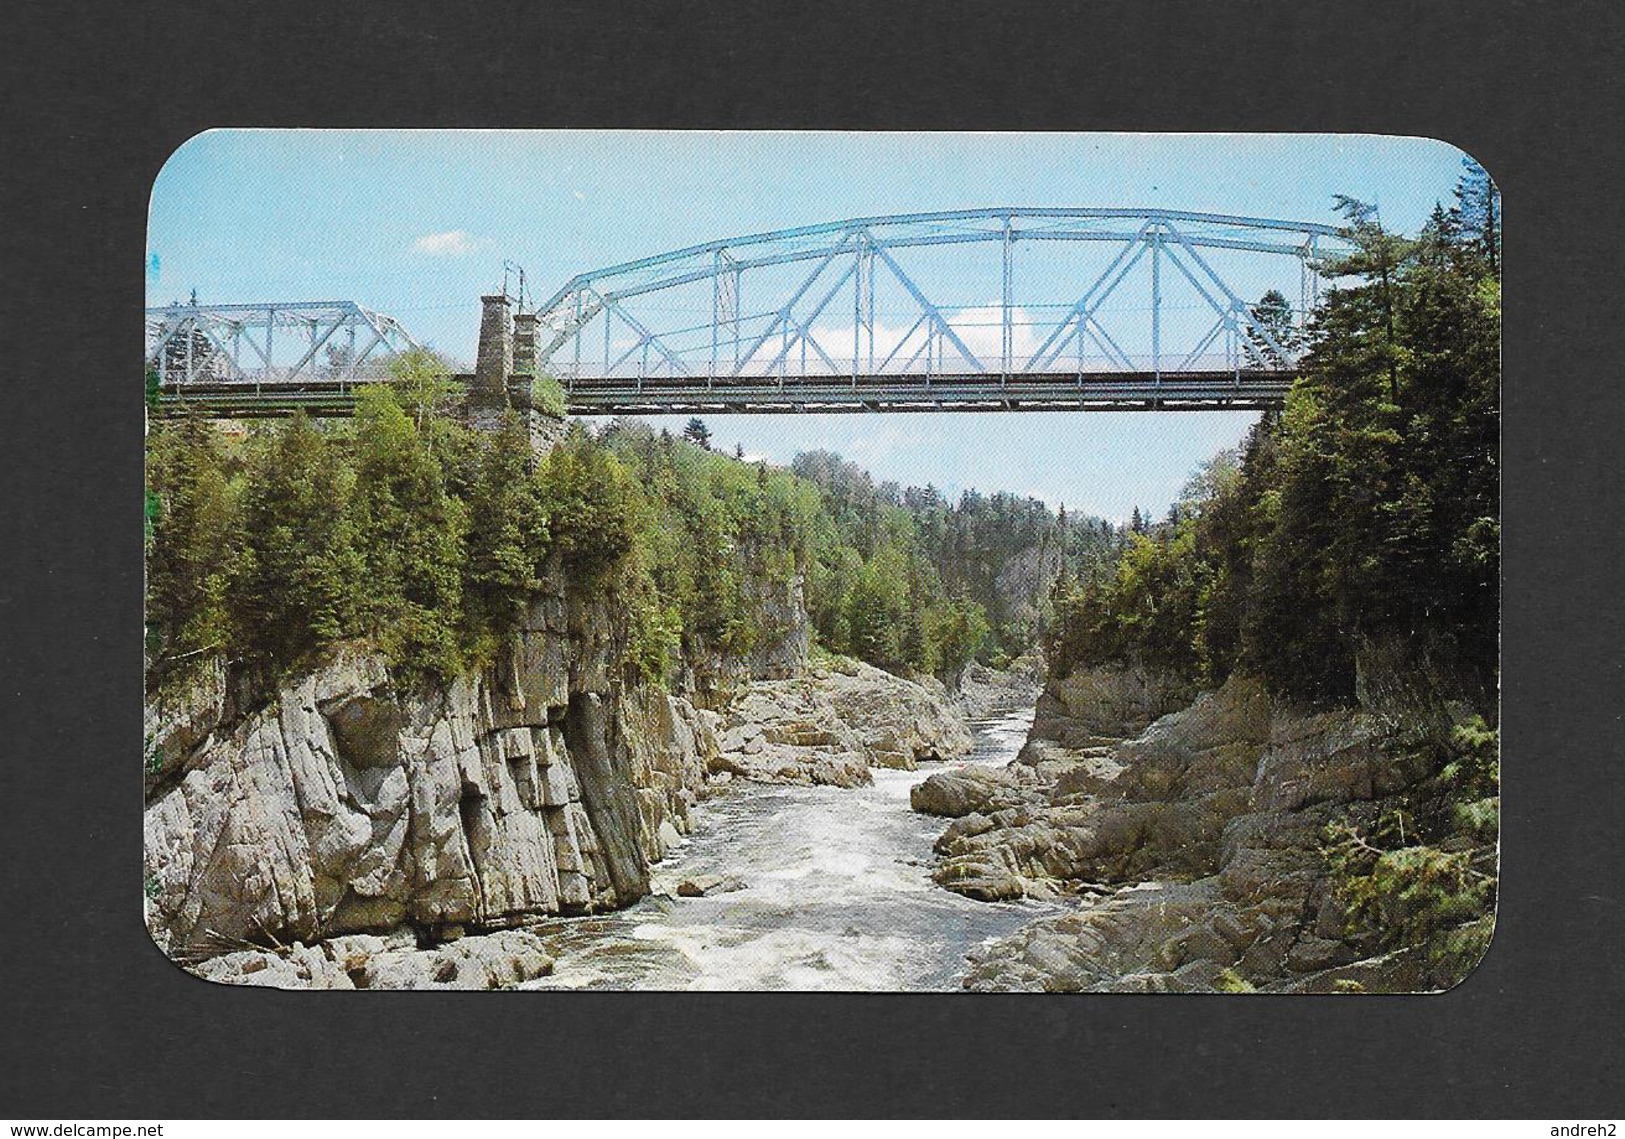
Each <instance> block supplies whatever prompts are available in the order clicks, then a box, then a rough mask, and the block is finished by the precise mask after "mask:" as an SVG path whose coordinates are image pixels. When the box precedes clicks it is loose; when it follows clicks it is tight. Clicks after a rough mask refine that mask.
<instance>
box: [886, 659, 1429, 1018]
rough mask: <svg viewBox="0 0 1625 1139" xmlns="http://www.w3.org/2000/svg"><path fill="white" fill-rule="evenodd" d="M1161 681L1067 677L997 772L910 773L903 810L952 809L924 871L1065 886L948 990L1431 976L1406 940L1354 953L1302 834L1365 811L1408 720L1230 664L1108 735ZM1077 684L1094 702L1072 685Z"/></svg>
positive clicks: (1408, 741) (1173, 987)
mask: <svg viewBox="0 0 1625 1139" xmlns="http://www.w3.org/2000/svg"><path fill="white" fill-rule="evenodd" d="M1171 691H1172V688H1171V686H1167V685H1160V686H1159V685H1155V684H1150V685H1147V684H1144V683H1142V682H1141V681H1140V679H1139V678H1125V677H1124V676H1123V675H1122V674H1120V673H1108V674H1105V675H1099V674H1097V675H1093V676H1086V677H1083V678H1081V680H1079V681H1074V682H1072V683H1069V684H1067V685H1065V686H1064V687H1063V688H1062V693H1063V695H1061V696H1059V697H1052V698H1051V699H1049V700H1048V701H1046V706H1047V708H1048V709H1049V710H1050V716H1049V717H1046V716H1045V714H1044V712H1043V710H1041V712H1040V719H1039V722H1038V724H1036V725H1035V731H1034V739H1033V743H1032V744H1030V745H1029V747H1028V748H1027V749H1026V750H1025V751H1024V752H1023V754H1022V757H1021V759H1019V760H1018V761H1017V762H1016V763H1015V764H1012V765H1011V768H1010V769H1008V770H1005V771H998V772H979V773H977V775H978V778H977V779H975V780H967V779H965V778H961V777H960V774H950V773H944V774H942V775H939V776H933V777H932V779H930V780H928V781H927V782H926V784H924V785H922V786H921V787H919V788H916V789H915V796H914V806H915V808H916V809H917V810H924V811H929V812H931V813H937V814H943V815H950V816H954V817H955V821H954V822H953V823H952V825H951V826H950V827H949V828H948V830H947V831H946V832H945V833H944V834H943V836H942V837H941V838H940V839H939V840H938V842H937V844H936V850H937V852H938V854H939V855H941V856H942V858H941V861H940V862H939V864H938V866H937V868H936V871H935V873H934V876H935V878H936V880H937V881H938V882H939V883H941V884H943V885H945V886H947V887H948V888H949V889H952V890H956V891H958V892H960V893H963V894H966V895H967V896H970V897H974V898H979V899H984V900H998V899H1011V898H1017V897H1022V896H1029V897H1038V898H1054V897H1058V896H1062V895H1069V896H1075V897H1077V898H1079V899H1081V900H1082V902H1083V904H1082V905H1081V907H1080V908H1079V909H1078V910H1077V911H1076V912H1072V913H1068V914H1066V915H1063V916H1058V917H1051V918H1046V919H1043V920H1040V921H1038V922H1035V923H1033V924H1032V925H1030V926H1028V927H1027V928H1025V929H1023V930H1022V931H1020V932H1019V933H1017V934H1016V935H1014V936H1012V937H1009V938H1006V939H1003V940H1001V941H999V942H997V943H994V944H991V945H989V946H987V947H986V948H985V949H983V950H981V951H979V952H978V953H977V954H975V955H974V956H973V957H972V960H971V967H970V970H969V973H968V975H967V977H966V978H965V982H964V983H965V985H966V987H967V988H971V989H977V990H1006V989H1018V990H1041V991H1192V990H1203V991H1211V990H1214V989H1225V988H1258V989H1278V990H1285V991H1333V990H1334V989H1335V988H1336V987H1337V985H1338V983H1339V982H1345V983H1347V982H1352V981H1358V982H1359V984H1360V985H1361V986H1362V987H1364V988H1366V989H1367V990H1369V991H1417V990H1419V989H1427V988H1436V987H1447V986H1448V985H1449V984H1450V983H1451V980H1452V979H1449V978H1442V977H1438V976H1434V975H1433V973H1432V972H1430V969H1429V967H1428V963H1427V962H1426V961H1425V960H1422V959H1421V958H1420V956H1419V955H1417V954H1407V953H1401V954H1397V955H1393V956H1392V957H1390V958H1382V959H1366V960H1360V958H1361V956H1362V954H1361V951H1360V948H1359V946H1358V945H1356V944H1353V943H1351V942H1349V941H1345V940H1344V937H1343V930H1344V924H1345V923H1344V914H1343V912H1342V910H1341V907H1340V905H1339V903H1338V901H1337V899H1336V897H1335V895H1334V891H1333V890H1332V888H1331V885H1330V882H1329V879H1328V872H1327V869H1326V866H1325V862H1324V859H1323V857H1322V853H1321V849H1320V839H1321V835H1322V831H1323V828H1324V827H1325V825H1326V824H1327V823H1328V822H1329V821H1330V820H1331V819H1332V818H1333V817H1334V814H1336V813H1343V814H1351V815H1353V816H1355V817H1361V818H1375V817H1376V816H1377V815H1378V814H1379V813H1380V812H1381V811H1382V810H1383V809H1384V808H1385V807H1386V806H1388V805H1390V804H1392V803H1394V802H1397V799H1396V798H1395V797H1396V796H1398V795H1399V794H1400V793H1402V792H1404V791H1406V790H1407V789H1409V788H1413V787H1415V786H1416V785H1417V784H1418V783H1419V782H1420V781H1421V780H1423V779H1425V778H1427V777H1428V776H1429V775H1430V771H1429V770H1428V761H1427V760H1426V759H1423V758H1419V756H1420V755H1421V754H1422V753H1421V752H1420V750H1419V749H1418V748H1416V747H1415V746H1413V745H1414V744H1415V743H1416V739H1415V735H1414V730H1412V731H1411V733H1410V734H1409V735H1407V730H1406V729H1402V728H1401V727H1400V723H1401V721H1400V719H1397V718H1395V717H1392V716H1384V715H1381V714H1379V713H1377V712H1374V711H1372V710H1369V709H1364V708H1351V709H1342V710H1337V711H1330V712H1321V713H1309V712H1304V711H1302V710H1298V709H1292V708H1287V707H1281V706H1278V705H1276V704H1275V703H1274V702H1272V700H1271V699H1270V698H1269V697H1268V695H1267V694H1266V693H1265V692H1264V690H1263V689H1262V687H1261V686H1260V685H1259V684H1258V683H1257V682H1256V681H1252V680H1249V679H1246V678H1239V677H1238V678H1233V679H1231V680H1230V681H1229V682H1227V683H1226V684H1225V685H1224V686H1223V687H1222V688H1220V689H1219V690H1218V691H1215V692H1209V693H1204V694H1202V695H1201V696H1199V697H1198V698H1197V699H1196V700H1195V701H1194V703H1192V704H1191V705H1190V706H1189V707H1186V708H1182V709H1180V710H1178V711H1174V712H1171V713H1168V714H1166V715H1162V716H1160V717H1159V718H1157V719H1156V720H1155V721H1154V722H1152V723H1150V724H1149V725H1148V726H1146V727H1145V728H1144V730H1143V731H1139V732H1138V734H1135V735H1133V737H1132V738H1130V739H1127V740H1113V739H1111V738H1110V735H1109V734H1108V733H1109V731H1110V729H1111V728H1112V727H1113V726H1121V727H1127V728H1133V726H1134V723H1135V715H1144V714H1146V713H1147V712H1148V711H1151V710H1153V709H1154V708H1155V707H1156V705H1157V703H1158V701H1159V700H1161V699H1163V698H1165V696H1164V695H1160V694H1159V695H1155V696H1154V697H1153V698H1151V699H1145V698H1143V696H1142V694H1145V693H1153V694H1157V693H1161V694H1167V693H1170V692H1171ZM1089 692H1096V693H1100V694H1101V695H1102V697H1103V700H1102V705H1101V706H1100V707H1098V708H1095V707H1091V706H1090V704H1089V703H1088V702H1087V699H1076V698H1074V696H1075V694H1078V693H1089ZM1125 694H1128V696H1129V697H1131V698H1129V699H1125ZM1166 698H1169V699H1171V698H1172V697H1171V695H1168V696H1166ZM1057 708H1062V709H1064V711H1061V712H1059V714H1058V715H1057V714H1056V709H1057ZM1135 709H1138V711H1137V712H1136V711H1135Z"/></svg>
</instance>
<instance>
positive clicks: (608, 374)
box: [538, 207, 1346, 384]
mask: <svg viewBox="0 0 1625 1139" xmlns="http://www.w3.org/2000/svg"><path fill="white" fill-rule="evenodd" d="M1038 242H1077V243H1086V242H1095V243H1115V244H1116V245H1117V246H1118V249H1117V250H1116V253H1115V256H1114V257H1113V258H1112V260H1111V261H1110V263H1109V264H1108V266H1107V268H1106V269H1105V271H1104V272H1102V273H1099V274H1098V275H1097V274H1095V273H1094V272H1093V271H1092V270H1091V271H1090V272H1089V273H1088V274H1087V276H1084V275H1083V274H1082V273H1080V274H1079V275H1078V277H1077V280H1076V281H1075V282H1074V283H1073V286H1072V287H1073V295H1072V296H1070V297H1056V298H1054V299H1055V300H1058V301H1060V302H1061V303H1054V304H1045V305H1042V306H1040V307H1043V308H1051V309H1055V310H1059V311H1061V315H1060V316H1059V317H1058V318H1056V319H1054V320H1052V321H1049V322H1047V323H1045V324H1042V325H1039V324H1037V323H1036V322H1028V323H1027V324H1025V325H1024V326H1023V327H1024V328H1027V329H1030V330H1032V331H1033V334H1034V336H1035V338H1037V337H1042V343H1041V344H1040V345H1039V346H1038V348H1037V349H1036V350H1023V351H1022V352H1020V353H1019V354H1018V353H1017V352H1016V350H1015V344H1014V340H1015V337H1014V335H1013V333H1014V328H1013V325H1014V313H1015V310H1016V308H1017V307H1018V304H1017V302H1015V301H1014V300H1013V293H1012V281H1013V277H1014V275H1015V268H1014V264H1013V255H1012V250H1013V249H1015V248H1017V247H1020V246H1023V245H1024V244H1026V243H1038ZM977 244H997V245H999V246H1000V247H1001V250H1002V282H1001V284H1002V287H1001V289H1000V297H999V301H998V304H997V306H996V307H997V308H998V310H999V311H998V319H997V322H996V323H997V324H998V325H999V326H1000V344H1001V347H1000V349H999V351H998V352H997V359H994V358H991V357H990V355H989V353H987V352H986V351H976V350H973V348H972V347H971V346H970V345H969V344H968V343H966V341H965V338H964V336H963V335H962V334H961V329H960V328H959V327H956V319H955V317H954V316H953V315H951V312H952V310H951V307H950V306H946V305H944V304H943V303H940V302H939V301H936V300H933V299H932V297H931V295H930V291H929V290H928V289H927V288H925V287H922V285H921V284H920V277H919V276H918V275H917V274H915V273H911V271H910V270H909V268H908V267H907V265H906V264H905V262H906V259H907V251H910V250H917V249H927V248H933V247H946V246H967V245H977ZM1345 245H1346V238H1345V237H1344V235H1343V231H1342V230H1340V229H1338V228H1337V227H1335V226H1331V225H1325V224H1320V223H1315V222H1300V221H1285V220H1280V219H1273V218H1255V217H1238V216H1230V215H1224V214H1212V213H1200V212H1193V211H1183V210H1162V209H1129V208H1121V209H1120V208H1077V209H1070V208H1056V207H1038V208H1014V207H1012V208H992V209H978V210H955V211H946V212H941V213H919V214H900V215H894V216H886V217H866V218H853V219H849V220H845V221H835V222H828V223H824V224H821V225H812V226H802V227H798V228H794V229H784V230H775V231H772V232H768V233H761V234H752V235H746V236H742V237H733V238H726V239H723V240H719V241H713V242H707V243H705V244H702V245H695V246H690V247H688V248H685V249H679V250H674V251H672V252H670V253H663V254H659V255H657V256H653V257H646V258H641V259H638V260H635V261H628V262H625V263H622V264H619V265H613V266H609V267H607V268H604V269H599V270H594V271H592V272H588V273H582V274H579V275H577V276H576V277H573V278H572V279H571V280H570V281H569V282H567V283H566V284H565V285H564V286H563V287H562V288H561V289H559V291H558V292H557V293H555V294H554V295H553V296H552V297H550V298H549V299H548V300H547V301H546V302H545V303H544V304H543V305H542V306H541V308H540V310H539V316H540V322H541V326H542V328H543V329H544V330H545V332H544V334H543V337H542V338H541V342H540V343H539V344H538V364H539V366H541V367H543V368H546V369H547V370H548V371H550V372H551V373H552V374H554V375H556V376H558V377H560V378H563V379H565V380H566V382H567V384H570V383H573V382H574V381H575V380H577V379H586V378H589V376H588V373H587V372H584V370H583V350H584V346H587V345H588V343H589V341H591V342H592V343H593V344H596V343H597V341H598V340H599V339H600V338H601V341H602V349H603V351H602V359H601V364H600V365H599V369H600V370H599V371H598V372H597V380H598V381H606V382H607V381H611V380H627V381H635V382H641V381H643V380H644V379H650V380H655V379H662V378H663V379H693V378H696V377H702V378H705V379H707V380H708V381H722V382H734V381H744V380H746V379H750V378H753V377H756V378H759V377H761V376H764V375H768V376H772V375H776V376H779V377H780V378H781V379H782V378H791V377H803V378H808V379H811V378H828V377H834V376H843V375H844V376H853V377H855V376H857V375H859V374H860V373H863V374H875V373H882V374H883V373H887V372H888V371H889V372H892V373H896V374H918V372H919V371H920V369H921V368H922V367H923V368H924V370H925V372H926V374H930V373H931V372H932V371H933V369H940V370H946V371H959V372H965V373H973V374H974V373H980V374H990V375H1000V376H1009V375H1015V374H1031V373H1034V372H1056V371H1075V372H1078V373H1083V372H1085V371H1086V370H1097V369H1086V368H1085V365H1084V350H1085V346H1086V345H1092V346H1094V347H1096V348H1098V349H1099V350H1100V352H1101V353H1102V356H1101V359H1103V360H1104V361H1105V367H1106V369H1107V370H1111V371H1122V372H1131V371H1137V370H1141V367H1142V365H1144V366H1145V370H1148V371H1151V372H1153V373H1154V374H1159V375H1160V374H1163V373H1170V374H1173V373H1179V372H1184V371H1193V370H1194V371H1200V370H1204V369H1203V367H1202V363H1203V359H1204V358H1203V355H1202V354H1203V353H1204V352H1205V351H1207V349H1208V348H1209V347H1211V346H1212V345H1213V344H1214V343H1215V342H1216V341H1217V340H1219V339H1220V338H1221V337H1228V340H1227V342H1226V343H1227V350H1226V351H1227V358H1226V363H1225V366H1226V367H1233V368H1235V369H1237V370H1239V369H1241V368H1242V367H1244V366H1252V367H1256V366H1257V362H1258V361H1257V359H1256V357H1257V354H1258V353H1259V352H1264V353H1266V354H1267V356H1268V357H1269V358H1270V361H1271V362H1272V363H1271V366H1275V367H1279V368H1290V367H1291V366H1293V365H1294V364H1295V363H1296V359H1297V356H1298V354H1299V351H1300V349H1299V347H1298V345H1296V344H1294V343H1282V342H1281V341H1280V340H1279V339H1278V338H1277V336H1276V335H1275V334H1274V333H1273V332H1272V330H1271V329H1270V328H1268V327H1265V326H1264V325H1263V324H1262V323H1261V322H1260V321H1258V320H1257V319H1255V317H1254V315H1253V313H1252V311H1251V308H1250V306H1249V305H1248V304H1246V303H1245V302H1243V301H1242V299H1241V297H1240V296H1239V295H1238V292H1237V290H1236V289H1235V288H1233V287H1232V286H1231V285H1230V284H1229V283H1227V280H1226V277H1225V275H1224V274H1222V273H1221V272H1219V271H1218V269H1216V268H1215V266H1214V264H1213V262H1212V259H1211V258H1212V256H1213V255H1214V253H1215V251H1218V252H1219V253H1220V254H1221V255H1222V254H1225V253H1244V254H1259V255H1266V256H1268V257H1270V258H1272V259H1278V261H1279V263H1280V266H1281V270H1282V271H1281V273H1280V277H1279V283H1280V284H1281V285H1283V286H1286V285H1287V283H1288V282H1287V274H1286V272H1285V270H1286V269H1291V271H1292V284H1293V285H1296V286H1298V291H1299V296H1300V300H1299V304H1298V306H1296V316H1297V319H1298V320H1299V321H1300V322H1301V321H1302V319H1303V315H1304V313H1305V312H1306V310H1307V309H1308V308H1310V307H1311V304H1312V300H1311V289H1312V287H1313V288H1314V289H1315V290H1316V291H1318V272H1317V269H1318V265H1319V264H1320V261H1321V259H1322V258H1323V257H1324V256H1326V255H1327V254H1332V253H1335V252H1338V251H1340V250H1341V249H1342V248H1343V247H1345ZM1148 253H1149V255H1150V262H1151V276H1152V282H1153V283H1152V298H1151V305H1150V326H1151V338H1152V343H1153V350H1152V353H1151V356H1150V359H1149V363H1148V364H1146V363H1145V362H1144V361H1142V364H1136V363H1135V362H1134V361H1133V360H1132V359H1131V358H1130V353H1129V352H1127V351H1126V350H1125V349H1124V348H1123V347H1122V345H1121V344H1120V343H1119V341H1118V339H1117V338H1116V337H1114V336H1113V334H1112V332H1111V331H1110V330H1108V329H1107V327H1106V326H1105V323H1104V322H1103V319H1102V317H1103V311H1102V308H1101V306H1102V304H1103V302H1105V301H1106V300H1108V298H1110V297H1111V296H1112V295H1113V294H1114V293H1116V292H1117V291H1118V290H1119V287H1120V286H1121V285H1122V284H1123V282H1124V281H1125V280H1126V279H1127V278H1128V276H1129V275H1130V274H1131V273H1132V272H1133V270H1134V269H1135V268H1136V267H1137V266H1139V265H1141V264H1142V262H1143V261H1144V260H1145V259H1146V255H1147V254H1148ZM780 266H804V267H805V272H801V273H799V275H798V276H796V277H793V278H792V279H790V280H789V281H788V283H786V282H785V281H784V280H782V279H781V280H780V281H779V282H778V283H777V284H776V285H775V286H773V287H772V288H770V289H769V290H767V291H768V294H769V295H768V296H767V302H768V303H767V304H766V307H762V305H761V303H760V301H758V304H757V307H756V309H755V311H753V312H751V313H749V315H746V312H745V308H744V306H745V301H744V299H743V298H744V296H745V295H746V294H747V293H748V292H749V291H750V289H751V283H752V281H753V277H752V274H753V272H755V271H762V270H769V269H772V268H775V267H780ZM1164 266H1167V267H1168V268H1169V269H1171V270H1174V271H1176V272H1177V274H1178V276H1177V277H1168V278H1167V279H1168V280H1170V281H1183V282H1185V283H1186V285H1188V287H1189V288H1190V289H1191V290H1192V291H1194V293H1195V295H1196V296H1198V297H1200V298H1201V301H1202V302H1203V303H1204V304H1205V305H1206V306H1207V307H1208V308H1209V309H1210V310H1211V312H1212V316H1213V317H1216V320H1215V321H1214V323H1213V324H1212V326H1211V327H1208V328H1207V331H1206V334H1205V335H1193V336H1192V337H1191V339H1192V343H1191V344H1180V345H1179V346H1177V348H1175V349H1174V350H1171V351H1164V345H1163V344H1162V343H1161V333H1162V329H1163V324H1164V317H1163V310H1164V302H1163V300H1162V297H1161V281H1162V280H1163V279H1164V277H1165V276H1166V274H1164V272H1163V269H1164ZM877 273H878V276H879V278H880V280H882V281H883V282H885V283H887V284H888V286H889V287H892V288H895V289H900V290H901V293H900V295H901V296H903V297H904V298H906V299H907V301H908V302H909V303H910V304H911V305H912V306H913V308H912V311H911V313H910V314H907V315H911V316H912V318H913V323H912V325H911V326H910V327H909V330H908V331H907V332H906V333H905V334H904V335H903V337H902V339H900V340H897V341H896V342H895V343H893V344H891V345H890V347H889V350H888V348H887V347H885V346H883V345H877V343H876V335H875V328H876V317H875V311H874V305H875V299H874V298H875V282H876V279H877ZM1086 279H1092V280H1093V283H1092V284H1090V285H1089V286H1088V287H1087V288H1085V289H1083V290H1082V291H1081V292H1079V291H1077V290H1076V286H1077V284H1080V283H1082V281H1084V280H1086ZM1311 282H1313V285H1312V284H1311ZM700 284H705V285H707V286H708V287H709V289H710V294H711V296H710V314H709V319H707V320H702V321H700V322H698V323H687V324H678V325H677V326H675V327H666V326H663V325H660V324H659V323H658V322H656V321H654V320H652V319H650V318H649V317H648V316H647V315H643V316H640V315H639V314H638V313H636V312H634V311H633V308H632V306H630V305H629V302H632V301H634V300H636V299H638V298H644V297H649V296H651V295H654V294H660V293H664V292H667V291H669V290H678V289H681V288H682V287H683V286H688V285H700ZM1272 286H1273V282H1272ZM774 289H776V290H777V295H772V294H773V290H774ZM846 289H850V290H851V299H852V306H851V308H852V312H851V325H850V329H849V331H850V334H851V336H850V346H851V349H852V356H851V358H850V360H849V361H842V360H840V359H838V358H837V355H838V352H839V350H837V355H832V354H831V350H830V348H829V347H827V346H826V344H825V343H824V342H823V341H822V340H820V338H819V333H818V331H817V330H816V329H815V327H814V326H815V323H816V322H818V321H820V320H821V319H827V318H826V316H825V314H826V313H830V312H832V311H833V310H832V308H831V306H832V305H833V303H834V300H835V297H836V296H837V295H839V294H840V293H841V292H842V291H843V290H846ZM1281 291H1282V292H1283V294H1287V295H1289V289H1288V288H1282V289H1281ZM961 310H963V309H962V306H961ZM905 319H906V317H905ZM594 322H598V323H599V324H601V325H602V329H601V337H600V335H599V332H598V330H595V331H594V333H593V334H592V335H591V336H589V335H588V334H587V329H588V327H589V326H590V325H592V324H593V323H594ZM746 325H750V326H751V327H750V330H749V331H748V332H746V331H744V328H745V326H746ZM826 331H827V330H826ZM865 337H867V352H868V357H867V359H865V358H864V350H865V343H864V341H865ZM685 338H686V339H687V340H688V345H687V346H686V347H685V346H684V344H683V341H684V340H685ZM843 343H845V341H843ZM1069 347H1071V348H1075V350H1076V359H1077V364H1076V367H1070V366H1063V361H1062V356H1063V354H1064V353H1066V352H1067V350H1068V349H1069ZM567 348H568V351H566V349H567ZM909 348H912V351H911V352H910V351H908V350H907V349H909ZM589 350H591V349H590V348H589ZM1243 350H1245V351H1247V352H1248V353H1250V354H1252V356H1253V357H1254V359H1253V360H1252V361H1251V363H1250V364H1248V365H1244V364H1243V363H1242V361H1241V359H1240V355H1239V353H1240V352H1241V351H1243ZM877 354H878V355H879V356H880V357H881V361H880V364H879V366H878V368H877V367H876V366H875V364H876V356H877ZM1018 356H1019V358H1018ZM1165 359H1166V361H1167V364H1165ZM1175 361H1177V363H1174V362H1175ZM1207 363H1208V364H1209V365H1210V366H1211V364H1212V361H1211V360H1208V361H1207ZM1168 364H1171V365H1172V366H1167V365H1168ZM588 368H589V371H590V369H591V365H590V364H589V365H588ZM1206 370H1211V367H1209V368H1208V369H1206Z"/></svg>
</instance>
